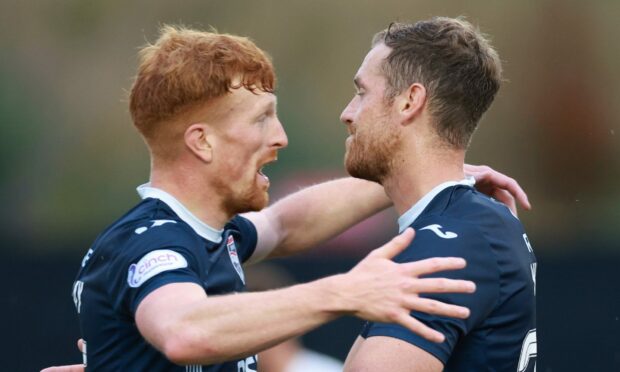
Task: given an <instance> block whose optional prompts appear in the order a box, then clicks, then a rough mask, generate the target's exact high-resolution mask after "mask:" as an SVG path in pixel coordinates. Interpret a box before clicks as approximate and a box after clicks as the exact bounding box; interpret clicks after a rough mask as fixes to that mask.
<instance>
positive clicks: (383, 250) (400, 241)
mask: <svg viewBox="0 0 620 372" xmlns="http://www.w3.org/2000/svg"><path fill="white" fill-rule="evenodd" d="M414 235H415V232H414V231H413V229H412V228H411V227H408V228H406V229H405V231H403V232H402V233H401V234H400V235H397V236H395V237H394V238H392V240H390V241H389V242H387V243H386V244H384V245H383V246H381V247H380V248H377V249H375V250H374V251H372V252H371V253H370V255H372V256H374V257H382V258H389V259H391V258H393V257H394V256H396V255H397V254H399V253H400V252H402V251H403V250H404V249H405V248H407V247H408V246H409V244H411V241H412V240H413V236H414Z"/></svg>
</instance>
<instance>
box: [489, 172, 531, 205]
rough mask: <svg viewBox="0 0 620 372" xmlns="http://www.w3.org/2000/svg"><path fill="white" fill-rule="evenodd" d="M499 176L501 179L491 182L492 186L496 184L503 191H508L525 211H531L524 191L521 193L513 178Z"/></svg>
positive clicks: (521, 190)
mask: <svg viewBox="0 0 620 372" xmlns="http://www.w3.org/2000/svg"><path fill="white" fill-rule="evenodd" d="M501 176H502V177H501V178H499V179H497V182H493V183H494V184H495V183H497V185H498V186H499V187H500V188H502V189H504V190H505V191H508V192H509V193H510V194H511V195H512V196H513V197H514V198H515V199H517V201H518V202H519V204H520V205H521V206H522V207H523V208H525V209H527V210H530V209H532V205H531V204H530V201H529V200H528V198H527V194H526V193H525V191H523V189H522V188H521V186H520V185H519V183H518V182H517V181H515V180H514V179H513V178H510V177H508V176H504V175H501ZM494 180H495V179H494ZM515 209H516V206H515Z"/></svg>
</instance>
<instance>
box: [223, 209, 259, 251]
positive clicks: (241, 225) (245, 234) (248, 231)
mask: <svg viewBox="0 0 620 372" xmlns="http://www.w3.org/2000/svg"><path fill="white" fill-rule="evenodd" d="M227 227H228V228H230V229H232V230H235V231H236V232H237V233H235V241H237V242H238V247H237V250H238V253H239V258H240V260H241V263H245V262H246V261H247V260H248V259H249V258H250V257H252V254H254V251H255V250H256V243H257V241H258V237H257V233H256V227H254V224H253V223H252V222H251V221H250V220H248V219H247V218H245V217H242V216H238V215H237V216H235V217H234V218H233V219H232V220H231V221H230V223H229V224H228V226H227Z"/></svg>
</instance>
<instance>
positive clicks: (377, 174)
mask: <svg viewBox="0 0 620 372" xmlns="http://www.w3.org/2000/svg"><path fill="white" fill-rule="evenodd" d="M401 144H402V141H401V136H400V134H399V133H398V132H395V133H389V132H387V131H385V130H380V131H376V133H366V134H362V133H360V132H359V131H358V133H357V134H356V135H355V137H353V139H352V141H351V142H350V143H349V147H348V148H347V152H346V154H345V168H346V170H347V172H348V173H349V174H350V175H351V176H352V177H355V178H361V179H364V180H368V181H373V182H377V183H380V184H383V181H384V180H385V179H386V178H387V177H388V176H389V175H390V174H391V172H392V169H393V164H394V161H395V159H396V156H395V155H396V154H398V152H399V149H400V147H401Z"/></svg>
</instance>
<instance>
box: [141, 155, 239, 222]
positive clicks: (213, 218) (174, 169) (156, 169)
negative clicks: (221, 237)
mask: <svg viewBox="0 0 620 372" xmlns="http://www.w3.org/2000/svg"><path fill="white" fill-rule="evenodd" d="M196 173H197V172H193V171H192V170H191V169H189V168H187V167H183V165H182V164H174V165H170V166H166V167H163V166H156V165H154V164H151V177H150V182H151V186H152V187H156V188H158V189H161V190H164V191H165V192H167V193H168V194H170V195H172V196H174V197H175V198H176V199H177V200H178V201H179V202H180V203H181V204H183V206H185V208H187V209H188V210H189V211H190V212H191V213H192V214H193V215H194V216H196V217H198V218H199V219H200V220H201V221H202V222H204V223H206V224H207V225H209V226H211V227H212V228H214V229H217V230H220V229H223V228H224V225H225V224H226V223H227V222H228V221H229V220H230V219H231V218H232V217H233V216H230V215H229V214H228V213H226V211H225V210H224V208H223V207H222V201H221V200H220V199H221V197H219V196H218V195H217V193H216V192H215V190H214V188H212V187H209V185H208V183H207V182H205V180H203V179H202V178H201V177H200V176H196Z"/></svg>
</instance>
